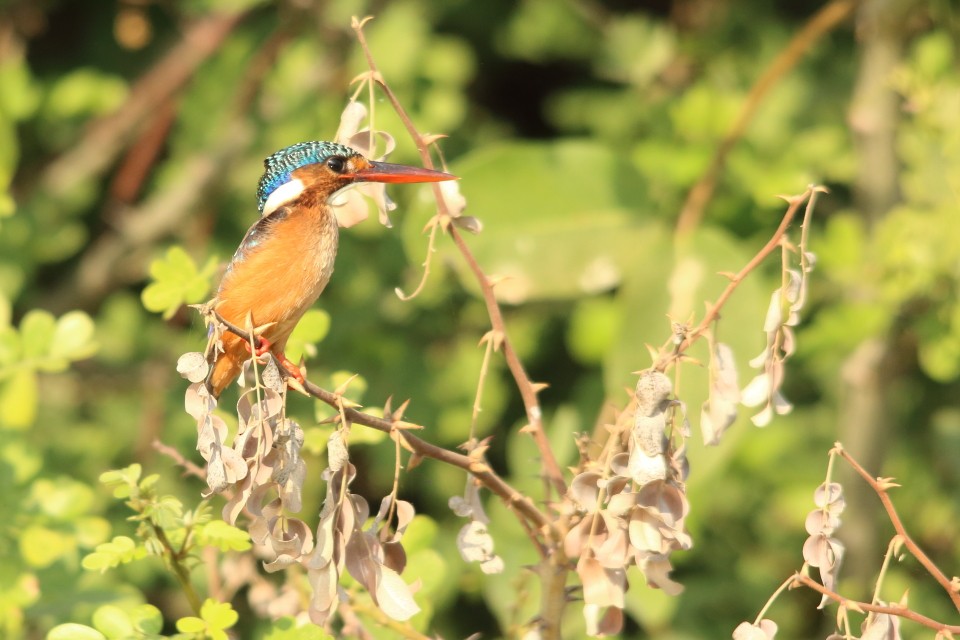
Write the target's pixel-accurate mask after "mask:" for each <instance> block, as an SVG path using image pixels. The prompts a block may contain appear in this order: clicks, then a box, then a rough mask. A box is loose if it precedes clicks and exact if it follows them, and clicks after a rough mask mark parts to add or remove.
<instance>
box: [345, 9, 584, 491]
mask: <svg viewBox="0 0 960 640" xmlns="http://www.w3.org/2000/svg"><path fill="white" fill-rule="evenodd" d="M366 21H367V19H364V20H357V19H354V20H353V30H354V31H355V32H356V34H357V40H358V42H359V43H360V47H361V48H362V49H363V52H364V54H365V55H366V57H367V65H368V66H369V67H370V71H371V72H372V73H373V77H374V79H375V81H376V82H377V84H378V85H380V88H381V89H382V90H383V92H384V94H385V95H386V96H387V100H389V102H390V104H391V106H392V107H393V109H394V111H396V113H397V115H398V116H399V117H400V120H401V122H403V125H404V127H406V129H407V133H408V134H409V135H410V137H411V138H412V139H413V141H414V144H416V146H417V151H418V152H419V153H420V159H421V161H422V162H423V166H425V167H426V168H428V169H432V168H433V166H434V165H433V159H432V158H431V157H430V150H429V148H428V146H427V143H426V141H425V139H424V137H423V136H422V135H421V134H420V132H419V131H418V130H417V128H416V126H415V125H414V124H413V120H412V119H411V118H410V116H409V115H408V114H407V112H406V110H405V109H404V108H403V105H401V104H400V101H399V100H398V99H397V96H396V95H395V94H394V93H393V91H392V90H391V89H390V86H389V85H388V84H387V83H386V81H385V80H384V79H383V76H381V75H380V71H379V70H378V69H377V64H376V62H375V61H374V59H373V54H372V53H371V52H370V48H369V47H368V46H367V40H366V37H365V36H364V34H363V25H364V24H365V23H366ZM433 190H434V191H433V192H434V196H435V198H436V200H437V207H438V210H439V212H440V217H441V220H442V219H446V220H449V219H450V212H449V211H448V210H447V206H446V203H445V202H444V200H443V198H442V197H441V194H440V187H439V186H437V185H436V184H435V185H433ZM447 230H448V231H449V233H450V237H451V238H452V239H453V242H454V244H455V245H456V246H457V249H459V251H460V253H461V255H462V256H463V259H464V260H465V261H466V262H467V265H468V266H469V267H470V271H471V272H473V275H474V277H475V278H476V279H477V282H478V283H479V284H480V289H481V291H482V293H483V301H484V304H485V305H486V307H487V315H489V316H490V324H491V326H492V328H493V331H494V332H496V333H497V334H498V335H499V336H501V338H502V341H501V347H502V348H503V356H504V359H505V360H506V362H507V367H508V368H509V369H510V373H511V374H512V375H513V379H514V381H515V382H516V385H517V388H518V389H519V391H520V396H521V399H522V400H523V405H524V408H525V409H526V413H527V420H528V421H529V426H528V427H527V429H526V430H527V431H529V432H530V434H531V435H532V436H533V440H534V442H535V443H536V445H537V449H538V450H539V452H540V460H541V461H542V463H543V468H544V471H545V474H546V479H547V481H548V482H549V483H550V485H552V486H553V488H554V489H555V490H556V491H557V493H558V495H560V496H562V495H563V494H564V493H566V491H567V483H566V481H565V480H564V479H563V471H562V470H561V469H560V465H559V464H558V463H557V459H556V456H555V455H554V453H553V449H552V448H551V447H550V441H549V440H548V439H547V434H546V432H545V431H544V428H543V411H542V409H541V408H540V402H539V400H538V399H537V386H536V385H535V384H534V383H533V381H532V380H531V379H530V377H529V376H528V375H527V372H526V370H525V369H524V367H523V363H522V362H521V361H520V358H519V356H518V355H517V353H516V351H514V349H513V345H512V344H511V342H510V340H509V338H508V337H507V329H506V325H505V324H504V321H503V313H502V311H501V309H500V305H499V304H498V303H497V299H496V296H495V295H494V292H493V284H492V283H491V282H490V278H488V277H487V275H486V273H484V271H483V269H482V268H481V267H480V265H479V263H477V260H476V258H475V257H474V255H473V252H472V251H470V247H469V246H468V245H467V243H466V242H464V240H463V236H461V235H460V233H459V232H458V231H457V230H456V228H454V227H453V226H452V225H449V226H448V227H447Z"/></svg>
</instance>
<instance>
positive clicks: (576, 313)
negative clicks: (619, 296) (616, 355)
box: [567, 297, 623, 364]
mask: <svg viewBox="0 0 960 640" xmlns="http://www.w3.org/2000/svg"><path fill="white" fill-rule="evenodd" d="M622 324H623V306H622V304H621V303H620V301H619V300H616V299H613V298H607V297H599V298H586V299H584V300H580V301H579V302H578V303H577V305H576V306H575V307H574V309H573V315H572V316H571V317H570V328H569V331H568V333H567V344H568V345H569V346H570V352H571V353H572V354H573V355H574V356H575V357H576V358H577V359H578V360H580V361H581V362H583V363H585V364H596V363H599V362H602V361H603V357H604V356H605V355H606V354H607V353H608V352H609V351H610V348H611V347H612V346H613V345H614V344H615V342H616V338H617V335H618V334H619V333H620V327H621V326H622Z"/></svg>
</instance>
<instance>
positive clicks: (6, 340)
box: [0, 301, 23, 380]
mask: <svg viewBox="0 0 960 640" xmlns="http://www.w3.org/2000/svg"><path fill="white" fill-rule="evenodd" d="M4 311H5V312H6V313H7V314H9V312H10V308H9V307H7V308H6V309H4V308H3V303H2V301H0V316H2V315H3V314H4ZM7 320H8V321H9V315H8V316H7ZM22 353H23V349H22V348H21V344H20V334H19V333H17V330H16V329H14V328H13V327H11V326H9V325H5V324H2V323H0V380H2V379H3V378H5V377H7V376H9V375H10V374H11V372H12V371H13V368H14V366H15V365H17V364H19V363H20V358H21V354H22Z"/></svg>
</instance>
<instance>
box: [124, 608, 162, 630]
mask: <svg viewBox="0 0 960 640" xmlns="http://www.w3.org/2000/svg"><path fill="white" fill-rule="evenodd" d="M129 615H130V620H132V621H133V625H134V627H136V629H137V630H138V631H140V632H141V633H144V634H148V635H153V634H158V633H160V632H161V631H162V630H163V615H162V614H161V613H160V609H157V608H156V607H155V606H153V605H152V604H141V605H138V606H136V607H134V608H133V609H131V610H130V614H129Z"/></svg>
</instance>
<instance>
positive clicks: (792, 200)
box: [653, 186, 825, 371]
mask: <svg viewBox="0 0 960 640" xmlns="http://www.w3.org/2000/svg"><path fill="white" fill-rule="evenodd" d="M824 191H825V189H824V188H823V187H818V186H810V187H808V188H807V190H806V191H804V192H803V193H802V194H800V195H798V196H790V197H786V198H784V199H785V200H786V201H787V203H788V204H789V207H788V208H787V212H786V213H785V214H784V215H783V219H782V220H781V221H780V226H779V227H777V230H776V231H775V232H774V234H773V235H772V236H771V237H770V240H768V241H767V244H765V245H764V246H763V248H762V249H760V251H758V252H757V254H756V255H755V256H753V258H751V259H750V262H748V263H747V264H746V265H745V266H744V267H743V268H742V269H740V271H738V272H737V273H735V274H728V275H729V278H730V282H729V284H727V287H726V288H725V289H724V290H723V292H722V293H721V294H720V296H719V297H718V298H717V299H716V301H714V302H713V303H712V304H710V305H709V307H708V309H707V313H706V314H705V315H704V316H703V320H701V321H700V324H698V325H697V326H696V327H694V328H693V329H690V330H689V331H687V332H686V333H685V334H684V338H683V340H682V341H681V342H680V344H678V345H677V346H676V348H675V349H673V350H671V351H669V352H662V353H661V355H660V357H659V358H658V360H657V362H656V363H655V364H654V366H653V368H654V369H656V370H657V371H666V369H667V367H668V366H670V364H671V363H672V362H674V361H675V360H676V359H677V358H679V357H680V356H681V355H682V354H683V353H684V352H685V351H686V350H687V349H689V348H690V346H691V345H692V344H693V343H694V342H696V341H697V339H698V338H699V337H700V336H701V335H703V333H704V332H705V331H707V329H709V328H710V325H711V324H713V323H714V322H715V321H716V320H718V319H719V318H720V311H721V309H722V308H723V305H724V304H726V302H727V300H728V299H729V298H730V296H731V295H733V292H734V291H736V289H737V287H739V286H740V283H741V282H743V280H744V278H746V277H747V275H749V274H750V272H751V271H753V270H754V269H756V268H757V266H759V265H760V263H761V262H763V261H764V260H765V259H766V257H767V256H769V255H770V254H771V253H773V252H774V251H775V250H776V249H777V248H779V247H780V246H781V243H782V241H783V238H784V235H785V234H786V232H787V229H789V228H790V224H791V223H792V222H793V219H794V218H795V217H796V215H797V212H798V211H800V207H801V205H803V203H804V202H806V203H807V210H808V211H810V210H811V209H812V207H813V205H814V204H815V203H816V198H817V194H819V193H822V192H824Z"/></svg>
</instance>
